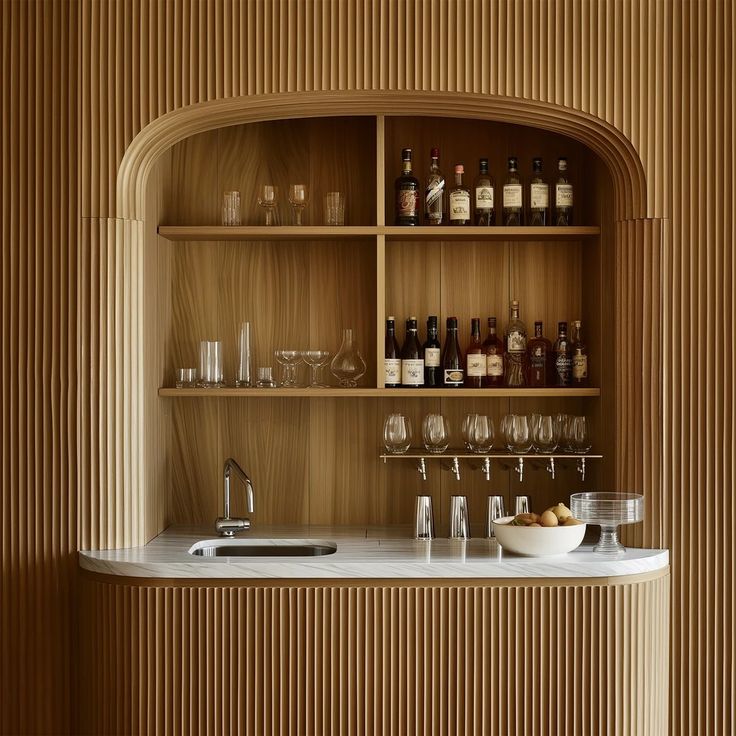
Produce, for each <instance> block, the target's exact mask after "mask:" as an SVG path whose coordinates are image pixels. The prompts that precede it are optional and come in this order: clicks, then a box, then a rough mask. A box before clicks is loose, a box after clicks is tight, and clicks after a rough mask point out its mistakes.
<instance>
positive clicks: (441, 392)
mask: <svg viewBox="0 0 736 736" xmlns="http://www.w3.org/2000/svg"><path fill="white" fill-rule="evenodd" d="M600 394H601V390H600V389H599V388H461V389H452V388H425V389H411V388H338V387H337V386H331V387H330V388H160V389H159V390H158V395H159V396H166V397H179V398H188V397H219V396H222V397H230V398H259V397H260V398H264V397H269V398H273V397H279V398H304V397H316V398H334V397H337V398H341V399H349V398H369V397H373V398H379V399H380V398H385V399H389V398H396V397H404V398H407V397H408V398H415V399H421V398H458V399H463V398H466V399H467V398H478V397H485V398H489V399H499V398H534V397H538V398H542V397H544V398H556V397H563V396H565V397H570V396H578V397H581V396H582V397H585V396H600Z"/></svg>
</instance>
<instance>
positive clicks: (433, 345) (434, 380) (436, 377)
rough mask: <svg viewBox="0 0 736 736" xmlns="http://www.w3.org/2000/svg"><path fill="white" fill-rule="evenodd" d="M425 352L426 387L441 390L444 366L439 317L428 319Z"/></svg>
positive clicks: (423, 346)
mask: <svg viewBox="0 0 736 736" xmlns="http://www.w3.org/2000/svg"><path fill="white" fill-rule="evenodd" d="M422 348H423V350H424V386H425V388H429V387H433V388H440V387H441V386H442V366H441V365H440V340H439V337H438V336H437V317H435V316H433V315H432V316H430V317H428V318H427V342H425V343H424V345H422Z"/></svg>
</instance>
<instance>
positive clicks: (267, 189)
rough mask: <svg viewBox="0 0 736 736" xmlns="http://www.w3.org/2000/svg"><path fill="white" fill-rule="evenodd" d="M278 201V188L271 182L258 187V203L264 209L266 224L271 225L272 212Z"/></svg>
mask: <svg viewBox="0 0 736 736" xmlns="http://www.w3.org/2000/svg"><path fill="white" fill-rule="evenodd" d="M278 203H279V189H278V187H275V186H274V185H273V184H261V186H260V187H258V204H259V205H260V206H261V207H263V209H264V210H266V225H273V212H274V210H275V209H276V206H277V205H278Z"/></svg>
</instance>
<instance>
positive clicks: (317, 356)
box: [302, 350, 331, 388]
mask: <svg viewBox="0 0 736 736" xmlns="http://www.w3.org/2000/svg"><path fill="white" fill-rule="evenodd" d="M330 355H331V353H330V351H329V350H305V351H304V352H303V353H302V358H303V359H304V362H305V363H306V364H307V365H308V366H309V367H310V368H311V369H312V382H311V383H310V384H309V387H310V388H329V386H328V385H327V384H326V383H322V382H321V381H320V374H321V372H322V366H324V365H325V364H326V363H327V361H328V360H329V359H330Z"/></svg>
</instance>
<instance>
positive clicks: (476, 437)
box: [468, 414, 494, 454]
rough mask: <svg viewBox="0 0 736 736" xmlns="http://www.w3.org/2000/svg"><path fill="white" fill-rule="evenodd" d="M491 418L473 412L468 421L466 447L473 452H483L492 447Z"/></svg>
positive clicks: (492, 431)
mask: <svg viewBox="0 0 736 736" xmlns="http://www.w3.org/2000/svg"><path fill="white" fill-rule="evenodd" d="M493 436H494V427H493V420H492V419H491V418H490V417H486V416H483V415H482V414H475V415H474V416H473V417H472V418H470V421H469V422H468V448H469V449H470V450H471V451H472V452H475V453H478V454H485V453H487V452H490V451H491V448H492V447H493Z"/></svg>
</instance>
